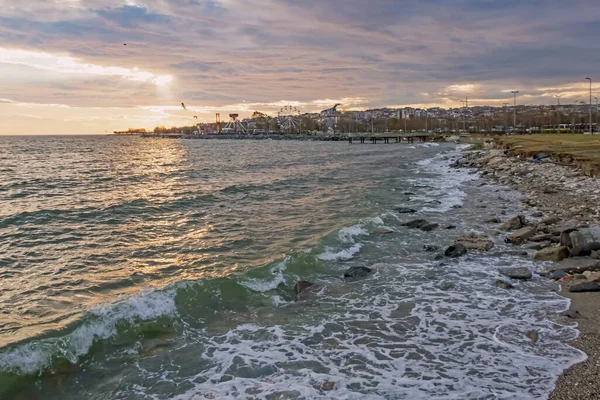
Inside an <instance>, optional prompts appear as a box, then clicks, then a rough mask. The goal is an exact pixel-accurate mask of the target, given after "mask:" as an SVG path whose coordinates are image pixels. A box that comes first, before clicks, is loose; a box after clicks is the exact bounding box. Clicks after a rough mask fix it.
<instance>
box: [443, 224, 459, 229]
mask: <svg viewBox="0 0 600 400" xmlns="http://www.w3.org/2000/svg"><path fill="white" fill-rule="evenodd" d="M444 229H448V230H451V229H456V225H448V226H446V227H444Z"/></svg>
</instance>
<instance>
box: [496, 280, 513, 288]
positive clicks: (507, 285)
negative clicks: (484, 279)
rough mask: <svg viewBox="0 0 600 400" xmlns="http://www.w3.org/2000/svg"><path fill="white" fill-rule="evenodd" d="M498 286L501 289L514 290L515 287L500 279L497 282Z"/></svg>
mask: <svg viewBox="0 0 600 400" xmlns="http://www.w3.org/2000/svg"><path fill="white" fill-rule="evenodd" d="M496 286H498V287H499V288H500V289H507V290H508V289H514V286H513V285H511V284H510V283H508V282H506V281H503V280H502V279H498V280H497V281H496Z"/></svg>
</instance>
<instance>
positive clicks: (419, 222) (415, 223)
mask: <svg viewBox="0 0 600 400" xmlns="http://www.w3.org/2000/svg"><path fill="white" fill-rule="evenodd" d="M426 225H429V222H428V221H427V220H424V219H414V220H412V221H408V222H405V223H404V224H402V226H406V227H407V228H411V229H421V228H422V227H424V226H426Z"/></svg>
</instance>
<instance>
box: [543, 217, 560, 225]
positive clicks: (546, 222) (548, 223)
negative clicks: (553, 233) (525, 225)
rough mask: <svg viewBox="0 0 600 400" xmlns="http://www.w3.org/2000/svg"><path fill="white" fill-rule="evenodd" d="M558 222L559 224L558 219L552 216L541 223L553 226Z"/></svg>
mask: <svg viewBox="0 0 600 400" xmlns="http://www.w3.org/2000/svg"><path fill="white" fill-rule="evenodd" d="M558 222H560V219H559V218H558V217H556V216H553V217H548V218H546V219H543V220H542V222H541V223H542V224H544V225H554V224H557V223H558Z"/></svg>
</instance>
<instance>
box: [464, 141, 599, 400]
mask: <svg viewBox="0 0 600 400" xmlns="http://www.w3.org/2000/svg"><path fill="white" fill-rule="evenodd" d="M453 166H454V167H456V168H472V169H475V170H477V172H478V173H479V174H480V175H481V176H482V177H483V178H488V179H491V180H492V181H494V182H496V183H500V184H503V185H505V186H507V187H510V188H513V189H517V190H519V191H520V192H521V193H523V194H524V195H525V196H526V197H525V199H523V203H524V205H525V206H526V208H527V209H529V210H530V211H531V215H534V216H535V219H532V220H529V221H527V220H525V218H524V217H523V216H510V215H507V217H511V219H509V220H508V221H505V222H504V224H503V226H502V230H503V231H508V232H509V233H508V235H507V241H510V240H512V242H513V243H514V244H515V245H516V246H518V247H520V248H523V249H526V250H527V251H529V252H530V253H531V255H532V256H533V258H534V259H535V260H539V261H540V262H539V269H538V270H537V271H535V272H536V273H538V274H539V275H542V276H547V277H548V279H552V280H554V281H556V284H557V291H558V292H559V293H560V294H561V295H563V296H565V297H567V298H569V299H570V300H571V307H570V309H569V311H567V312H565V313H564V315H562V316H557V318H558V321H559V322H562V323H566V324H567V323H568V324H572V323H573V322H576V323H577V324H578V328H579V331H580V336H579V337H578V338H577V339H576V340H574V341H572V342H570V343H569V344H570V345H572V346H573V347H576V348H578V349H580V350H582V351H584V352H585V353H586V354H587V356H588V358H587V360H585V361H584V362H581V363H579V364H576V365H574V366H572V367H571V368H569V369H568V370H566V371H565V372H564V373H563V375H562V376H561V377H560V378H559V379H558V381H557V383H556V388H555V390H554V391H553V393H552V394H551V395H550V397H549V398H550V399H552V400H566V399H573V400H574V399H600V379H599V378H600V284H598V282H600V273H599V272H597V271H598V270H600V255H599V253H598V251H597V250H598V246H600V243H596V242H597V240H596V241H595V240H594V238H590V237H586V239H585V240H587V242H586V245H587V246H588V247H586V248H585V249H583V250H582V248H580V246H579V242H578V240H579V238H580V237H581V235H588V234H593V233H594V232H596V231H595V229H597V228H598V227H599V226H600V222H599V221H600V179H597V178H594V177H589V176H585V171H583V170H581V169H580V168H578V167H577V166H568V165H564V164H563V165H559V163H556V162H555V161H554V160H553V159H552V157H550V156H548V155H547V154H539V155H533V156H532V157H530V158H523V157H518V156H517V154H516V153H513V152H512V151H511V150H510V149H507V148H495V145H494V144H493V143H488V144H487V145H486V149H485V150H483V151H467V152H465V153H464V155H463V157H462V158H460V159H458V160H456V161H455V163H454V164H453ZM499 219H500V218H499ZM503 220H506V219H505V218H503ZM511 231H512V232H511ZM571 238H575V242H573V241H572V240H571ZM598 242H600V241H598ZM590 246H591V247H590ZM591 249H593V250H591ZM580 290H581V292H580Z"/></svg>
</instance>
